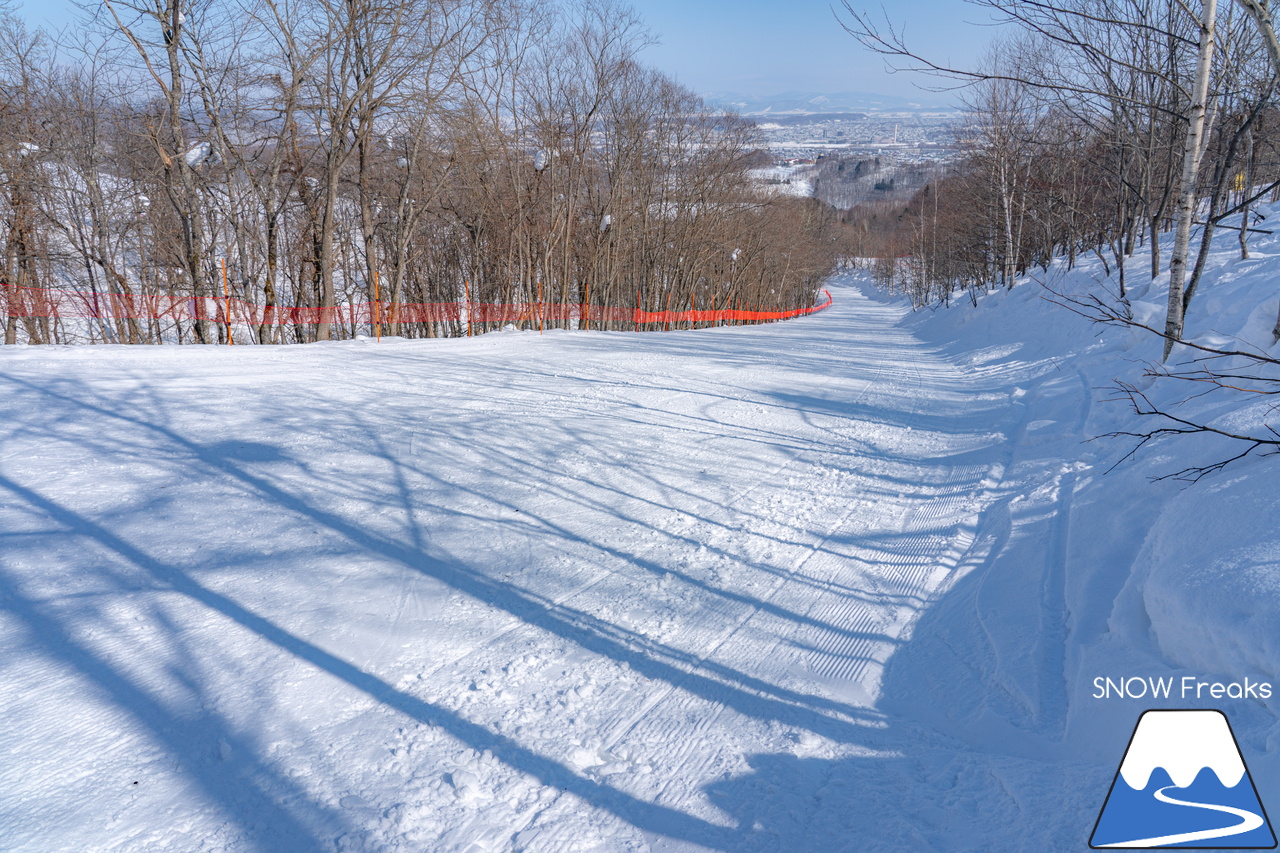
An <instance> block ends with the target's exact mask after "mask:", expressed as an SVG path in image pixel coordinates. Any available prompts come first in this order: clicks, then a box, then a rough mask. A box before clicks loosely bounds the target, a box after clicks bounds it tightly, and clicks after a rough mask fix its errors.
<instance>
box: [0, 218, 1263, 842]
mask: <svg viewBox="0 0 1280 853" xmlns="http://www.w3.org/2000/svg"><path fill="white" fill-rule="evenodd" d="M1257 249H1258V250H1259V251H1260V253H1261V254H1260V255H1259V257H1258V258H1257V259H1256V260H1251V261H1248V262H1236V261H1232V260H1231V259H1230V251H1231V247H1230V246H1229V245H1228V244H1226V243H1225V242H1224V249H1223V252H1222V254H1221V255H1220V256H1217V257H1215V259H1214V261H1213V263H1212V266H1213V267H1214V268H1213V269H1211V271H1210V273H1209V276H1210V279H1209V280H1207V281H1206V283H1205V284H1204V285H1203V289H1202V291H1201V296H1200V297H1198V298H1199V299H1202V300H1203V303H1202V304H1201V305H1200V306H1199V313H1198V314H1197V312H1196V310H1195V309H1193V317H1192V321H1191V324H1192V327H1193V328H1196V327H1197V326H1196V324H1197V322H1200V321H1198V320H1197V319H1196V317H1197V316H1199V317H1204V316H1205V315H1206V313H1207V312H1209V311H1212V313H1213V316H1214V317H1215V320H1214V321H1213V323H1212V324H1210V325H1212V326H1213V327H1214V328H1215V329H1216V330H1217V331H1218V332H1219V333H1223V334H1227V335H1231V334H1235V333H1237V332H1239V331H1241V330H1245V331H1248V332H1249V333H1250V334H1255V333H1258V332H1259V330H1264V329H1269V325H1268V324H1267V323H1266V322H1265V319H1266V316H1265V315H1266V314H1267V312H1272V315H1271V316H1272V317H1273V316H1274V310H1275V295H1274V289H1273V287H1272V286H1271V284H1270V281H1273V280H1274V277H1275V273H1277V272H1280V244H1276V243H1269V244H1259V245H1258V246H1257ZM1272 255H1274V256H1272ZM1140 263H1141V262H1140V261H1135V262H1134V267H1135V268H1138V267H1139V266H1140ZM1096 274H1099V273H1098V272H1097V271H1096V270H1094V269H1092V268H1090V267H1088V266H1085V267H1083V268H1081V269H1078V270H1076V271H1074V272H1072V273H1071V274H1070V275H1066V274H1057V273H1055V274H1054V276H1055V277H1054V282H1055V284H1056V285H1057V286H1059V287H1063V288H1067V289H1070V288H1073V287H1079V286H1080V285H1081V283H1082V282H1085V281H1087V280H1088V279H1089V277H1090V276H1091V275H1096ZM832 292H833V293H834V295H835V304H834V306H833V307H832V308H830V309H828V310H827V311H824V312H822V313H821V314H818V315H815V316H812V317H808V318H804V319H800V320H795V321H790V322H786V323H778V324H773V325H770V326H761V327H743V328H722V329H716V330H710V331H699V332H673V333H666V334H652V333H651V334H627V333H554V334H546V335H538V334H533V333H516V332H513V333H503V334H492V335H486V336H483V337H479V338H474V339H464V340H434V341H416V342H410V341H395V340H391V341H388V340H384V341H383V342H382V343H381V344H374V343H373V342H370V341H355V342H348V343H342V344H328V345H321V344H317V345H311V346H306V347H278V348H276V347H247V346H246V347H239V346H237V347H234V348H215V347H181V348H177V347H133V348H127V347H93V348H90V347H84V348H35V347H32V348H5V349H3V350H0V386H2V387H3V389H4V395H3V397H2V398H0V400H2V401H3V402H0V407H3V419H2V420H0V430H3V432H2V433H0V434H2V435H3V441H2V442H0V494H3V500H0V536H2V541H3V545H2V546H0V709H3V710H2V711H0V722H2V723H3V725H0V743H2V744H3V747H4V752H5V754H6V756H7V758H6V760H5V761H4V762H3V763H0V840H2V841H0V847H3V848H4V849H6V850H21V851H46V850H62V849H70V850H81V851H88V850H174V851H192V850H231V851H249V850H269V851H279V850H344V851H364V850H367V851H384V850H406V851H410V850H412V851H419V850H431V851H488V850H495V851H497V850H529V851H572V850H581V851H623V850H654V851H660V850H672V851H674V850H680V851H689V850H717V851H808V850H812V851H834V850H849V851H876V850H885V851H897V850H940V851H960V850H1008V851H1023V850H1081V849H1084V848H1085V847H1086V845H1087V840H1088V837H1089V833H1090V831H1091V829H1092V826H1093V822H1094V819H1095V818H1096V817H1097V814H1098V809H1099V807H1100V806H1101V804H1102V800H1103V798H1104V797H1105V796H1106V793H1107V786H1108V785H1109V783H1110V781H1111V779H1112V777H1113V775H1114V774H1115V772H1116V769H1117V767H1118V763H1119V760H1120V757H1121V755H1122V753H1123V749H1124V745H1125V742H1126V739H1127V738H1128V736H1129V733H1130V731H1131V730H1132V727H1133V724H1134V722H1135V720H1136V719H1137V717H1138V715H1139V713H1140V712H1141V711H1142V710H1143V709H1145V708H1147V707H1221V708H1222V709H1223V710H1224V711H1225V712H1226V713H1227V714H1228V716H1229V717H1230V719H1231V722H1232V724H1233V726H1234V728H1235V732H1236V736H1237V738H1239V739H1240V743H1241V747H1242V749H1243V750H1244V754H1245V758H1246V760H1247V761H1248V763H1249V767H1250V770H1251V771H1252V774H1253V778H1254V780H1255V782H1256V783H1257V785H1258V790H1259V793H1260V795H1261V797H1262V800H1263V802H1264V803H1266V802H1280V762H1277V761H1276V760H1275V759H1274V757H1273V756H1272V755H1271V754H1270V753H1275V752H1276V751H1277V749H1276V748H1277V747H1280V727H1277V726H1276V716H1275V700H1274V699H1272V700H1269V701H1263V700H1260V699H1259V700H1254V699H1250V700H1243V699H1240V700H1237V699H1232V700H1225V699H1223V700H1218V701H1214V700H1211V699H1210V698H1209V697H1208V696H1207V695H1206V696H1204V697H1202V698H1201V699H1199V700H1197V699H1195V698H1194V697H1193V698H1191V699H1181V698H1179V699H1178V701H1176V702H1172V703H1164V704H1163V705H1161V703H1158V702H1153V701H1152V700H1150V699H1142V700H1136V699H1114V698H1113V699H1095V698H1093V693H1094V683H1093V680H1094V679H1095V678H1096V677H1099V676H1102V677H1108V676H1109V677H1113V678H1115V677H1121V676H1142V677H1162V676H1163V677H1168V676H1174V677H1177V678H1181V677H1182V676H1184V675H1189V676H1194V677H1196V678H1199V679H1207V680H1209V681H1239V680H1242V679H1244V678H1245V677H1246V676H1248V677H1250V678H1251V679H1254V680H1262V681H1269V682H1273V683H1274V682H1277V681H1280V672H1278V671H1277V669H1278V667H1277V664H1276V660H1277V659H1276V656H1275V654H1274V646H1275V644H1276V643H1277V642H1280V639H1278V638H1280V624H1277V622H1278V621H1280V606H1277V605H1280V541H1278V540H1280V533H1278V532H1277V531H1280V524H1278V523H1277V522H1278V521H1280V514H1278V513H1277V499H1276V497H1275V489H1274V488H1273V487H1271V486H1270V481H1271V478H1272V477H1273V476H1274V472H1273V467H1272V466H1273V465H1274V464H1275V463H1274V462H1273V461H1272V460H1268V459H1261V458H1250V459H1246V460H1244V461H1242V462H1240V463H1237V464H1236V465H1234V466H1232V467H1230V468H1228V469H1227V470H1226V471H1224V472H1222V473H1220V474H1217V475H1215V476H1213V477H1211V478H1209V479H1207V480H1205V481H1203V482H1201V483H1200V484H1199V485H1197V486H1194V487H1191V488H1185V484H1180V483H1176V482H1170V481H1164V482H1159V483H1150V482H1148V479H1147V478H1148V477H1149V476H1151V475H1153V474H1159V473H1164V472H1166V471H1167V470H1169V468H1170V466H1171V465H1173V466H1176V467H1184V466H1185V464H1186V462H1187V460H1192V461H1194V460H1196V459H1206V460H1208V459H1212V458H1215V455H1216V454H1219V453H1220V451H1221V450H1222V448H1221V447H1214V446H1209V443H1208V442H1206V443H1205V444H1204V445H1201V444H1200V443H1199V442H1198V441H1197V440H1195V439H1188V440H1184V441H1180V442H1178V443H1176V444H1174V443H1169V444H1166V445H1163V446H1158V447H1156V448H1153V449H1152V450H1151V452H1147V453H1144V454H1143V455H1141V456H1140V457H1139V458H1138V459H1137V460H1135V461H1130V462H1126V463H1124V464H1122V465H1121V466H1120V467H1119V468H1118V469H1116V470H1115V471H1114V472H1112V473H1110V474H1105V475H1104V473H1103V472H1104V471H1105V470H1106V469H1107V468H1109V467H1110V466H1111V465H1112V464H1113V463H1114V462H1116V461H1117V460H1119V459H1120V457H1122V456H1123V455H1124V453H1125V452H1126V451H1127V450H1128V446H1127V445H1125V444H1123V443H1120V442H1116V441H1095V442H1089V443H1086V442H1085V439H1086V438H1088V437H1090V436H1094V435H1098V434H1100V433H1103V432H1109V431H1113V430H1115V429H1117V428H1119V427H1123V426H1124V425H1125V424H1129V423H1131V421H1132V417H1131V416H1130V415H1128V414H1127V412H1126V409H1125V408H1124V407H1123V406H1121V405H1116V404H1108V403H1105V402H1103V401H1102V400H1101V398H1102V397H1104V396H1106V395H1105V394H1103V393H1100V392H1099V390H1098V388H1099V387H1100V386H1102V385H1105V384H1107V382H1108V381H1109V380H1110V379H1111V377H1113V376H1129V377H1130V378H1133V377H1136V376H1137V375H1138V374H1140V373H1141V368H1140V362H1141V360H1142V359H1147V358H1155V357H1157V356H1158V343H1157V342H1156V341H1154V340H1149V339H1147V338H1146V337H1144V336H1143V335H1141V334H1138V333H1133V332H1129V331H1128V330H1123V329H1104V328H1101V327H1096V326H1093V325H1090V324H1089V323H1087V322H1086V321H1084V320H1083V319H1081V318H1079V317H1076V316H1075V315H1073V314H1070V313H1068V312H1066V311H1064V310H1063V309H1061V308H1058V307H1055V306H1052V305H1050V304H1048V303H1047V302H1045V301H1044V300H1042V299H1041V298H1040V295H1041V291H1040V290H1039V289H1038V288H1037V287H1036V286H1035V285H1034V284H1033V283H1028V284H1024V285H1022V286H1019V287H1018V288H1015V289H1014V290H1012V291H1009V292H1001V293H999V294H994V295H991V296H989V297H986V298H984V299H982V300H980V303H979V305H978V307H976V308H970V307H956V308H953V309H950V310H945V311H938V312H920V313H916V314H912V313H911V311H910V310H909V308H908V307H907V306H906V305H905V304H904V303H903V302H901V301H898V300H894V299H890V298H887V297H885V296H883V295H881V294H878V293H876V292H875V291H873V290H872V289H871V288H870V286H869V285H867V284H866V283H865V282H863V281H861V280H860V279H859V278H858V277H856V276H849V277H846V278H844V279H840V280H838V281H836V282H833V283H832ZM1139 297H1140V298H1139V299H1138V301H1137V302H1135V305H1136V309H1137V311H1138V312H1139V313H1140V312H1141V311H1142V310H1143V307H1142V306H1143V304H1144V303H1143V302H1142V301H1141V299H1142V298H1145V299H1149V300H1150V304H1151V305H1152V306H1157V307H1158V304H1159V297H1160V294H1159V293H1158V292H1157V290H1152V292H1151V293H1150V294H1148V295H1145V296H1144V295H1142V294H1139ZM1205 325H1206V324H1205V323H1204V322H1200V326H1205ZM1206 333H1208V332H1207V331H1206ZM1262 337H1265V338H1266V340H1265V341H1263V342H1264V343H1266V342H1269V335H1266V334H1262ZM1260 339H1261V338H1260ZM1162 388H1163V386H1162V385H1160V384H1159V383H1157V386H1156V387H1155V388H1153V389H1152V393H1153V394H1155V395H1159V394H1162V393H1165V392H1164V391H1163V390H1162ZM1194 405H1195V406H1196V407H1198V408H1199V410H1200V411H1202V412H1209V408H1208V407H1212V406H1215V405H1217V406H1222V407H1224V408H1223V409H1222V410H1221V411H1219V412H1216V413H1214V412H1209V413H1210V414H1216V415H1218V416H1221V417H1225V418H1237V419H1241V418H1244V417H1245V416H1244V415H1242V414H1241V411H1242V404H1239V403H1225V402H1224V403H1215V402H1214V401H1213V400H1212V399H1205V400H1201V401H1198V402H1196V403H1195V404H1194Z"/></svg>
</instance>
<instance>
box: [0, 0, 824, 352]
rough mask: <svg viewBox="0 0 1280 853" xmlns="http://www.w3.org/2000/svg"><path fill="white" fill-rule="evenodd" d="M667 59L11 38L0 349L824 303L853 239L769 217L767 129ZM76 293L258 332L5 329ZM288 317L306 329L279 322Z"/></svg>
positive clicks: (277, 7)
mask: <svg viewBox="0 0 1280 853" xmlns="http://www.w3.org/2000/svg"><path fill="white" fill-rule="evenodd" d="M649 43H650V36H649V34H648V32H647V30H646V29H645V28H644V26H643V24H642V22H641V21H640V19H639V18H638V17H637V15H636V14H635V12H634V11H633V10H631V9H630V8H629V7H626V6H624V5H620V4H618V3H615V2H613V0H580V2H574V3H570V4H565V5H556V4H550V3H539V2H525V0H102V2H101V3H100V4H98V5H97V6H96V7H93V8H92V9H91V10H90V11H88V12H86V15H85V17H84V19H83V20H82V21H81V22H80V23H79V24H77V25H76V26H75V28H74V29H73V30H71V31H68V32H64V33H61V34H58V35H56V36H50V35H49V34H46V33H43V32H40V31H32V30H30V29H28V28H27V27H25V26H24V25H23V23H22V22H21V20H20V19H18V18H17V17H16V16H15V15H12V14H2V15H0V217H2V219H3V222H2V223H0V244H2V245H3V252H4V254H3V267H2V268H0V275H2V276H3V288H2V290H3V295H4V297H5V298H6V299H7V304H8V306H9V309H10V310H8V311H7V317H6V326H5V342H6V343H10V344H12V343H50V342H80V341H85V342H94V341H118V342H128V343H159V342H162V341H164V342H178V343H183V342H187V343H215V342H220V341H224V340H225V339H226V336H227V334H228V332H229V331H231V333H233V334H235V335H236V337H237V342H250V341H251V342H255V343H263V344H265V343H283V342H307V341H315V340H329V339H335V338H342V337H350V336H352V335H355V334H357V333H361V332H364V331H367V330H368V327H367V326H363V327H362V326H361V324H360V323H359V322H357V321H355V320H344V319H343V317H344V316H347V315H344V314H343V312H342V311H340V310H324V309H334V308H340V307H341V306H344V305H351V304H355V303H363V302H370V303H372V302H374V301H375V300H376V301H377V302H378V303H379V305H380V306H382V307H383V314H382V316H383V317H385V318H386V320H387V325H386V327H385V329H384V330H385V331H386V332H388V333H390V334H398V335H403V336H408V337H428V336H445V335H456V334H460V333H461V334H465V330H463V329H462V325H463V324H462V323H461V322H460V320H458V319H456V318H455V319H451V320H447V321H444V320H440V319H439V318H435V319H432V318H423V317H420V316H419V317H417V319H413V318H414V317H415V315H413V314H412V312H409V313H407V314H405V315H403V316H405V317H409V318H410V319H404V320H402V319H399V318H400V317H401V316H402V315H400V314H398V313H397V312H396V311H395V310H394V309H395V306H397V305H402V304H405V305H407V304H421V303H456V302H459V301H461V300H471V301H474V302H487V303H502V304H508V305H511V304H515V305H542V306H545V305H552V306H561V307H562V308H567V307H568V306H581V305H588V306H599V307H610V306H612V307H621V308H640V309H644V310H651V311H653V310H673V309H675V310H678V309H690V308H696V309H719V308H725V309H736V308H764V309H784V310H785V309H791V308H798V307H805V306H808V305H810V304H812V301H813V295H814V291H815V289H816V287H817V285H818V284H819V283H820V282H821V281H822V280H823V279H824V278H825V277H826V276H827V275H828V274H829V273H830V272H831V270H832V269H833V267H834V265H835V263H836V259H837V245H838V234H839V223H838V217H836V216H835V215H834V214H833V213H832V211H831V210H830V209H829V208H827V207H826V206H824V205H822V204H821V203H819V202H816V201H813V200H804V199H788V198H784V197H768V196H766V195H764V194H762V192H761V190H760V188H759V186H757V183H756V182H755V181H753V180H752V179H751V177H750V171H751V169H752V168H754V167H756V166H758V165H759V164H760V160H761V157H762V155H761V152H760V147H761V143H760V139H759V136H758V131H757V130H756V128H755V126H754V125H753V124H752V123H751V122H749V121H747V120H745V119H743V118H741V117H739V116H736V115H734V114H731V113H726V112H723V111H719V110H715V109H712V108H710V107H709V106H708V105H707V104H705V103H704V102H703V101H702V100H701V99H699V98H698V97H697V96H695V95H694V94H693V93H692V92H690V91H689V90H688V89H686V88H684V87H682V86H681V85H679V84H678V83H676V82H674V81H673V80H672V79H671V78H669V77H668V76H666V75H664V74H662V73H661V72H659V71H656V70H654V69H651V68H648V67H646V66H645V65H644V64H642V63H641V62H640V61H638V59H637V54H638V53H639V51H640V50H641V49H642V48H643V47H645V46H646V45H647V44H649ZM68 287H71V288H78V289H80V290H81V291H84V292H87V293H90V294H92V295H93V296H94V298H95V299H96V298H97V297H98V296H99V295H102V296H103V297H104V298H105V297H108V296H121V295H132V296H164V297H167V298H170V299H174V298H176V299H182V298H187V297H193V298H194V297H222V296H224V295H229V296H231V297H234V298H236V299H237V300H243V301H244V302H247V303H249V304H251V305H253V306H257V309H258V310H256V311H255V312H254V314H253V316H254V317H256V318H258V322H256V323H249V324H243V323H242V324H240V326H239V327H237V328H235V329H231V327H230V326H229V325H226V326H224V325H223V324H221V323H218V322H215V321H214V320H213V319H212V318H204V317H200V316H196V317H194V318H189V319H183V318H181V317H178V316H176V315H175V316H172V317H166V316H159V317H133V316H116V317H109V318H105V317H104V318H103V319H102V320H101V321H100V322H88V323H86V322H71V321H66V320H61V319H59V318H57V317H48V316H40V313H41V312H39V311H30V310H21V309H20V308H17V309H15V307H14V306H15V305H19V306H20V305H23V304H30V302H31V300H30V298H29V297H30V294H31V293H33V292H35V293H39V292H40V291H41V290H42V289H56V288H68ZM19 294H22V295H23V299H25V302H24V301H23V300H20V299H19V298H18V296H19ZM286 307H288V308H294V309H297V308H306V309H316V310H315V311H314V312H313V313H312V314H310V315H308V316H309V317H310V318H312V320H313V322H295V323H280V322H268V320H269V319H270V318H271V317H272V316H273V310H276V309H281V310H282V309H284V308H286ZM275 316H277V317H278V316H279V314H278V313H277V314H276V315H275ZM548 316H550V317H552V318H554V319H552V320H551V321H550V322H551V323H553V324H558V325H560V326H566V327H581V326H586V325H587V324H588V323H591V327H592V328H597V327H602V326H603V327H606V328H607V327H618V328H620V327H625V326H626V323H627V322H628V321H626V320H619V319H617V318H618V317H623V316H625V314H624V313H620V312H617V311H613V312H604V311H602V312H600V314H599V315H598V316H599V318H600V319H598V320H597V321H596V322H594V323H593V322H592V321H591V318H590V315H589V314H587V315H585V316H584V313H583V312H582V311H577V312H574V311H570V310H560V311H558V312H552V313H551V314H550V315H548ZM473 325H474V326H475V328H478V329H480V330H484V328H486V326H487V325H489V326H491V325H493V324H492V323H489V324H486V323H485V322H484V321H483V320H482V321H480V322H478V323H475V324H473Z"/></svg>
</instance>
